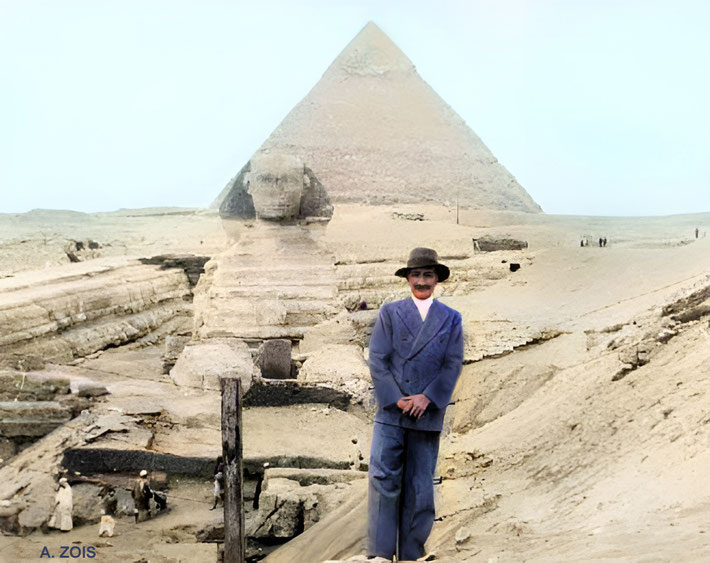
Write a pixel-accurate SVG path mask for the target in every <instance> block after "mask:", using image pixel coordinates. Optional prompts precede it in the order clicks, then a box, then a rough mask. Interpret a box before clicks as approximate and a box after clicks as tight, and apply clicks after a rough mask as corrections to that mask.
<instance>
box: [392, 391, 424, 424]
mask: <svg viewBox="0 0 710 563" xmlns="http://www.w3.org/2000/svg"><path fill="white" fill-rule="evenodd" d="M429 403H431V401H430V400H429V399H427V397H426V395H424V394H423V393H417V394H416V395H409V396H407V397H402V398H401V399H400V400H399V401H397V406H398V407H399V409H400V410H401V411H402V412H403V413H404V414H408V415H409V416H414V417H416V418H418V419H419V418H421V417H422V415H423V414H424V411H425V410H426V408H427V407H428V406H429Z"/></svg>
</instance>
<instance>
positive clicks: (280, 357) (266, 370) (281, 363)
mask: <svg viewBox="0 0 710 563" xmlns="http://www.w3.org/2000/svg"><path fill="white" fill-rule="evenodd" d="M258 365H259V368H260V369H261V375H262V377H264V378H266V379H289V378H290V377H291V341H290V340H285V339H282V338H275V339H272V340H265V341H264V342H263V344H262V345H261V347H260V348H259V352H258Z"/></svg>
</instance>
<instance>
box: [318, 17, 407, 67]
mask: <svg viewBox="0 0 710 563" xmlns="http://www.w3.org/2000/svg"><path fill="white" fill-rule="evenodd" d="M413 70H414V65H413V64H412V61H410V60H409V59H408V58H407V56H406V55H405V54H404V53H403V52H402V51H401V49H400V48H399V47H397V45H395V44H394V42H393V41H392V40H391V39H390V38H389V36H388V35H387V34H386V33H385V32H384V31H382V29H380V27H379V26H378V25H377V24H376V23H375V22H373V21H369V22H367V23H366V24H365V26H364V27H363V28H362V29H361V30H360V32H359V33H358V34H357V35H356V36H355V37H354V38H353V40H352V41H350V43H348V45H347V46H346V47H345V49H343V51H342V52H341V53H340V55H338V57H337V58H336V59H335V60H334V61H333V64H332V65H331V66H330V68H329V69H328V71H326V75H327V74H328V72H329V71H336V72H338V71H339V72H344V73H346V74H355V75H364V76H367V75H371V76H380V75H383V74H385V73H388V72H393V71H403V72H408V71H413Z"/></svg>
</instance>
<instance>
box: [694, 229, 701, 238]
mask: <svg viewBox="0 0 710 563" xmlns="http://www.w3.org/2000/svg"><path fill="white" fill-rule="evenodd" d="M699 234H700V229H698V227H695V238H698V235H699Z"/></svg>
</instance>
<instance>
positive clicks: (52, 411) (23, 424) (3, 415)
mask: <svg viewBox="0 0 710 563" xmlns="http://www.w3.org/2000/svg"><path fill="white" fill-rule="evenodd" d="M70 419H71V410H70V409H68V408H67V407H65V406H63V405H61V404H59V403H58V402H55V401H11V402H2V403H0V435H2V436H5V437H8V438H16V437H37V436H44V435H45V434H47V433H48V432H51V431H52V430H54V429H55V428H57V427H58V426H60V425H62V424H64V423H65V422H68V421H69V420H70Z"/></svg>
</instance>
